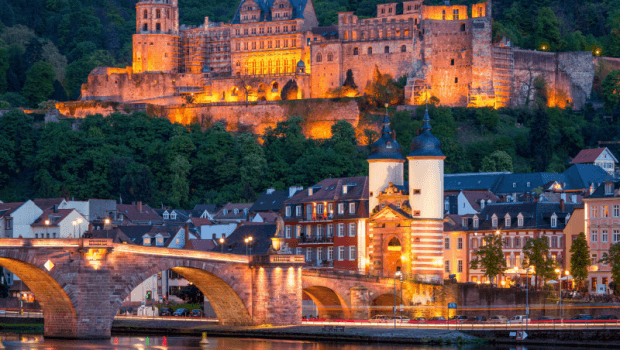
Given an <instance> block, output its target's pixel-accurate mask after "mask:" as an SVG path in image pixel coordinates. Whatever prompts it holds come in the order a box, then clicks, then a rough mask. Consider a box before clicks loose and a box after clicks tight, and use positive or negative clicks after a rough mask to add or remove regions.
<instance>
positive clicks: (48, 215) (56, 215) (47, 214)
mask: <svg viewBox="0 0 620 350" xmlns="http://www.w3.org/2000/svg"><path fill="white" fill-rule="evenodd" d="M74 210H75V209H58V210H57V211H56V212H54V210H53V209H47V210H45V211H43V214H41V216H39V217H38V218H37V219H36V220H35V221H34V222H33V223H32V224H31V225H30V226H33V227H41V226H49V227H58V225H59V224H60V223H61V222H62V221H63V220H64V219H65V218H66V217H67V215H69V214H71V212H73V211H74ZM75 212H76V213H78V214H79V212H78V211H77V210H75ZM79 215H80V216H82V214H79ZM45 220H49V221H50V224H49V225H45Z"/></svg>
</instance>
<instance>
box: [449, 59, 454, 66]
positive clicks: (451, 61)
mask: <svg viewBox="0 0 620 350" xmlns="http://www.w3.org/2000/svg"><path fill="white" fill-rule="evenodd" d="M450 65H451V66H454V58H453V59H451V60H450Z"/></svg>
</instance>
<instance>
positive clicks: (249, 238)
mask: <svg viewBox="0 0 620 350" xmlns="http://www.w3.org/2000/svg"><path fill="white" fill-rule="evenodd" d="M248 240H249V243H250V255H252V236H250V237H248Z"/></svg>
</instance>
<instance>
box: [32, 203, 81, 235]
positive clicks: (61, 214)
mask: <svg viewBox="0 0 620 350" xmlns="http://www.w3.org/2000/svg"><path fill="white" fill-rule="evenodd" d="M30 226H31V227H32V232H31V234H30V235H29V236H28V237H24V238H81V237H83V234H84V233H86V231H88V228H89V226H90V222H88V220H87V219H86V218H85V217H84V216H83V215H82V214H80V212H78V211H77V210H76V209H58V208H57V207H53V209H47V210H45V211H44V212H43V214H41V216H39V217H38V218H37V219H36V220H35V221H34V222H33V223H32V224H31V225H30Z"/></svg>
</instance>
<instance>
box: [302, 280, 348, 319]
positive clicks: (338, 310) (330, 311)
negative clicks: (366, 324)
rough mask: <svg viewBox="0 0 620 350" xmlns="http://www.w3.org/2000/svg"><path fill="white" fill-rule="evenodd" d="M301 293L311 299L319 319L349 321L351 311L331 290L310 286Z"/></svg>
mask: <svg viewBox="0 0 620 350" xmlns="http://www.w3.org/2000/svg"><path fill="white" fill-rule="evenodd" d="M303 293H304V294H305V295H307V296H309V297H310V299H312V301H314V303H315V304H316V306H317V308H318V310H319V318H325V319H350V318H351V309H350V307H349V305H348V304H347V302H346V301H345V300H344V299H343V298H342V296H340V294H338V293H337V292H335V291H334V290H333V289H331V288H328V287H323V286H311V287H306V288H304V289H303Z"/></svg>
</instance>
